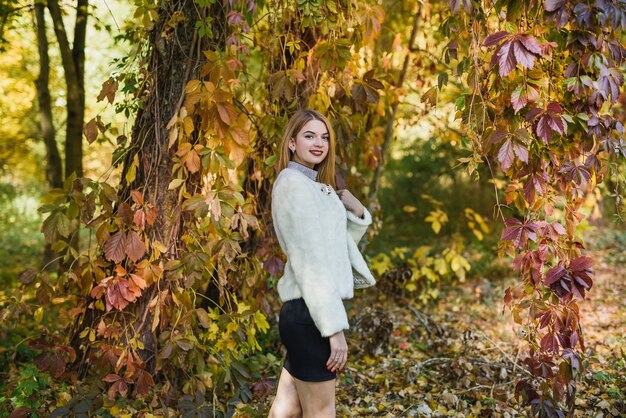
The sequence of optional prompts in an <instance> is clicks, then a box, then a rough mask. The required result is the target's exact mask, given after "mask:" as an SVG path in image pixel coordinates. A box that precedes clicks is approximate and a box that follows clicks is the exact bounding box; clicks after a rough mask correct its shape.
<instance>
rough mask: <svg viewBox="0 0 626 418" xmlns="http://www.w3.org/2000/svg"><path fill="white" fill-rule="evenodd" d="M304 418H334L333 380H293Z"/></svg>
mask: <svg viewBox="0 0 626 418" xmlns="http://www.w3.org/2000/svg"><path fill="white" fill-rule="evenodd" d="M294 382H295V384H296V389H297V391H298V398H299V399H300V405H301V406H302V412H303V417H304V418H318V417H319V418H334V417H335V379H333V380H327V381H324V382H305V381H302V380H299V379H296V378H294Z"/></svg>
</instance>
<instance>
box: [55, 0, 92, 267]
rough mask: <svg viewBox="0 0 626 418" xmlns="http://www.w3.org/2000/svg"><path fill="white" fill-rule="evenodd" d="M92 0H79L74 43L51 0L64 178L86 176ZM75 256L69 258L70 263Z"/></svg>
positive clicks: (75, 233)
mask: <svg viewBox="0 0 626 418" xmlns="http://www.w3.org/2000/svg"><path fill="white" fill-rule="evenodd" d="M88 5H89V0H77V3H76V22H75V25H74V45H73V47H70V43H69V40H68V38H67V32H66V30H65V25H64V24H63V18H62V15H61V9H60V7H59V2H58V0H48V10H50V16H52V23H53V26H54V32H55V34H56V36H57V41H58V42H59V50H60V51H61V61H62V63H63V72H64V74H65V85H66V89H67V103H66V108H67V123H66V130H65V178H66V179H67V178H70V177H71V176H72V175H75V176H76V177H82V176H83V121H84V119H85V72H84V67H85V37H86V30H87V7H88ZM78 237H79V228H78V226H77V228H76V230H75V231H73V232H72V235H71V238H70V246H71V247H72V248H74V249H75V250H78V246H79V238H78ZM71 261H72V260H68V261H67V262H66V265H67V266H69V264H70V263H71Z"/></svg>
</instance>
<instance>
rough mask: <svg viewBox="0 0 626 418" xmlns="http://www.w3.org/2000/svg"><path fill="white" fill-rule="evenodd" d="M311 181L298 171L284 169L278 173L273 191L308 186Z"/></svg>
mask: <svg viewBox="0 0 626 418" xmlns="http://www.w3.org/2000/svg"><path fill="white" fill-rule="evenodd" d="M310 183H312V181H311V180H310V179H309V178H307V177H306V176H305V175H304V174H302V173H300V172H299V171H298V170H294V169H291V168H289V167H287V168H284V169H282V170H281V171H280V173H278V176H277V177H276V180H275V181H274V190H276V189H282V188H287V189H289V188H301V187H306V186H307V185H310Z"/></svg>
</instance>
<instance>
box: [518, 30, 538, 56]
mask: <svg viewBox="0 0 626 418" xmlns="http://www.w3.org/2000/svg"><path fill="white" fill-rule="evenodd" d="M519 42H520V43H521V44H522V45H523V46H524V48H525V49H526V51H528V52H530V53H531V54H535V55H541V45H540V44H539V41H537V38H535V37H534V36H532V35H527V34H523V35H522V36H521V37H520V38H519ZM533 60H534V57H533Z"/></svg>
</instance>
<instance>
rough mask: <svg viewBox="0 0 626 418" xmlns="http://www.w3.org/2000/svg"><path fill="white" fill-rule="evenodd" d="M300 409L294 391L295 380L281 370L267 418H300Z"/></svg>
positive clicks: (285, 371) (284, 370) (296, 392)
mask: <svg viewBox="0 0 626 418" xmlns="http://www.w3.org/2000/svg"><path fill="white" fill-rule="evenodd" d="M300 417H302V407H301V406H300V399H299V398H298V391H297V390H296V379H294V378H293V376H291V375H290V374H289V372H288V371H287V369H285V368H283V371H282V372H281V373H280V378H279V379H278V389H276V397H275V398H274V402H272V407H271V408H270V414H269V416H268V418H300Z"/></svg>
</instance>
